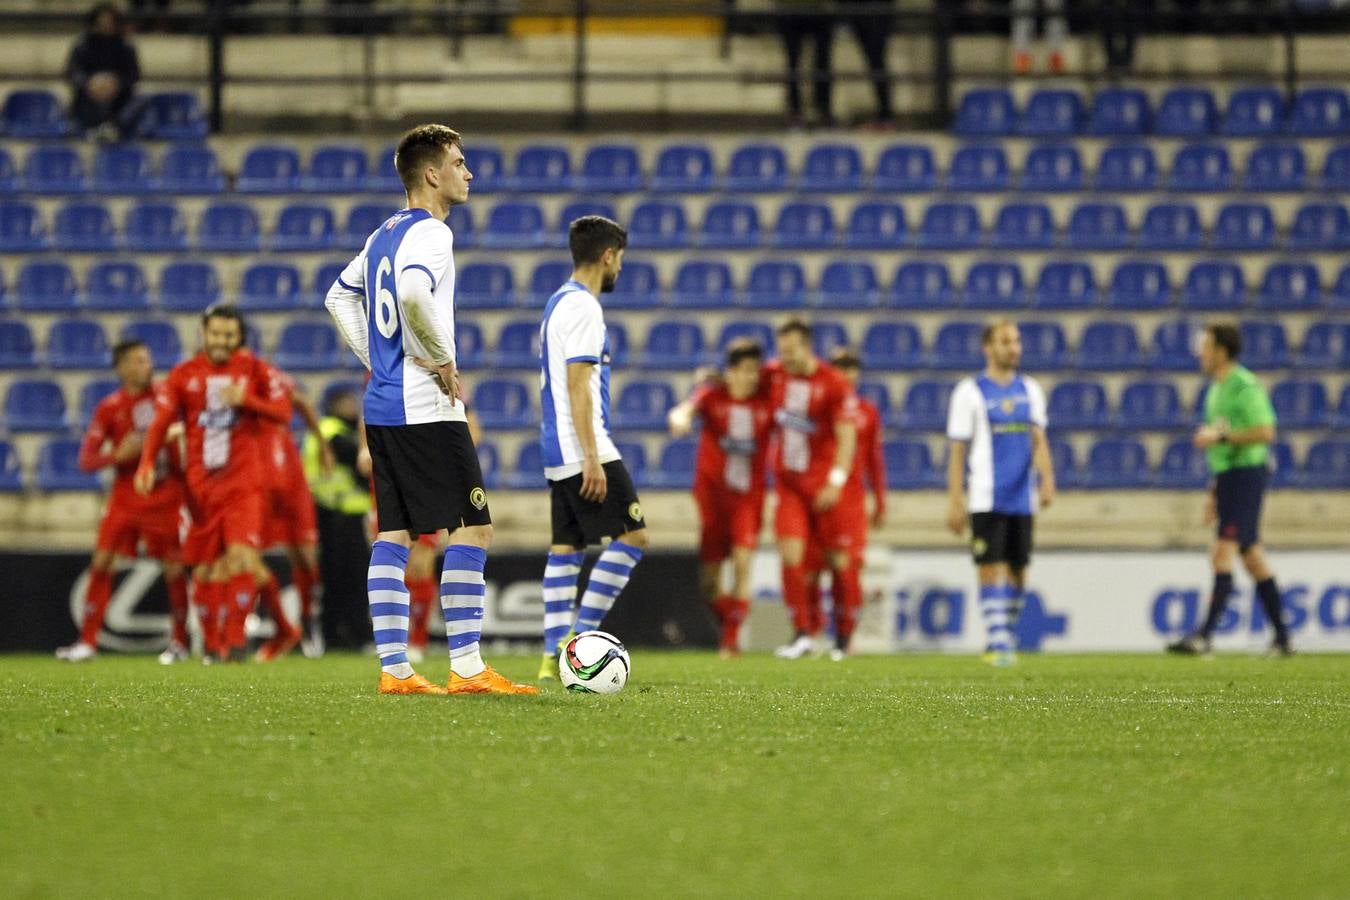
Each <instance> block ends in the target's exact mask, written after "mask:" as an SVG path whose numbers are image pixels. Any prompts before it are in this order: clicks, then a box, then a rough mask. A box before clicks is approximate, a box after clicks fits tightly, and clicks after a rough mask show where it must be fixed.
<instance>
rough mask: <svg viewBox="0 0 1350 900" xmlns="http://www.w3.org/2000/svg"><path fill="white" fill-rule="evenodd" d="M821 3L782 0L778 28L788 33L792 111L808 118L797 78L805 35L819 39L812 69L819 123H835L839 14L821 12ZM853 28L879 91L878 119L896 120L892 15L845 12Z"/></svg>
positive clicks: (867, 1) (796, 120) (798, 120)
mask: <svg viewBox="0 0 1350 900" xmlns="http://www.w3.org/2000/svg"><path fill="white" fill-rule="evenodd" d="M840 2H841V3H842V4H846V5H853V4H857V5H860V6H864V7H869V6H870V7H876V6H878V5H879V4H881V3H885V2H886V0H840ZM819 6H820V4H819V3H816V2H813V0H778V7H779V10H780V12H781V13H782V14H783V15H782V16H781V17H780V18H779V20H778V21H779V31H780V33H781V34H782V35H783V49H784V51H785V52H786V54H787V101H788V116H789V118H790V119H791V120H792V124H793V125H801V124H804V123H805V120H804V118H803V116H802V98H801V89H800V86H799V84H798V81H799V79H800V75H801V69H802V52H803V50H804V48H805V44H806V41H807V40H808V39H810V40H811V41H812V42H813V43H814V47H813V51H814V56H813V60H814V65H813V67H812V71H811V99H812V105H813V106H814V108H815V109H814V112H815V123H816V124H818V125H825V126H829V125H833V124H834V114H833V111H832V109H831V100H832V97H833V94H834V76H833V74H832V72H831V59H832V58H833V50H834V26H835V17H834V16H832V15H828V14H822V13H819V12H816V10H817V9H819ZM846 21H847V23H848V26H849V29H850V30H852V32H853V33H854V35H855V36H856V37H857V38H858V44H859V46H861V48H862V53H863V57H864V58H865V59H866V60H867V72H868V76H869V77H870V78H871V80H872V90H873V92H874V94H875V96H876V101H877V111H876V116H875V121H877V122H879V123H887V122H890V121H891V116H892V114H891V83H890V75H889V73H888V72H887V70H886V39H887V38H888V37H889V36H890V31H891V28H890V25H891V23H890V17H889V16H888V15H878V14H876V13H872V12H867V11H863V12H860V13H858V14H856V15H855V14H849V15H848V16H847V17H846Z"/></svg>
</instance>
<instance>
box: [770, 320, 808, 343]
mask: <svg viewBox="0 0 1350 900" xmlns="http://www.w3.org/2000/svg"><path fill="white" fill-rule="evenodd" d="M777 334H778V336H779V337H783V336H784V335H788V334H800V335H801V336H802V338H803V339H804V340H808V341H809V340H811V323H810V322H808V321H806V320H805V319H802V318H798V317H797V316H792V317H791V318H788V319H784V320H783V321H782V322H780V323H779V325H778V329H777Z"/></svg>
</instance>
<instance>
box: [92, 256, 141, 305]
mask: <svg viewBox="0 0 1350 900" xmlns="http://www.w3.org/2000/svg"><path fill="white" fill-rule="evenodd" d="M84 305H85V306H86V307H87V308H89V309H95V310H101V311H106V312H134V311H136V310H142V309H149V307H150V287H149V285H147V284H146V280H145V272H144V271H143V270H142V269H141V266H140V264H139V263H135V262H101V263H96V264H95V265H94V266H93V267H91V268H90V269H89V274H88V276H87V277H86V278H85V284H84Z"/></svg>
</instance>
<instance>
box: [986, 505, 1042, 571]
mask: <svg viewBox="0 0 1350 900" xmlns="http://www.w3.org/2000/svg"><path fill="white" fill-rule="evenodd" d="M1033 521H1034V520H1033V519H1032V517H1031V516H1018V515H1011V514H1009V513H997V512H980V513H971V514H970V552H971V555H972V556H974V557H975V563H976V565H981V566H984V565H992V564H994V563H1007V564H1008V565H1009V566H1010V567H1012V568H1014V569H1025V568H1026V567H1027V563H1029V562H1031V526H1032V522H1033Z"/></svg>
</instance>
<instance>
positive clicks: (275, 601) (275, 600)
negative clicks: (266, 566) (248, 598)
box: [258, 575, 295, 634]
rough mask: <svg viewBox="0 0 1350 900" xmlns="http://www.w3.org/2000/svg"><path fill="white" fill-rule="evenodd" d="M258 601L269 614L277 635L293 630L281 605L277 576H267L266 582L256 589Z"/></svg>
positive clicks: (284, 608) (293, 627)
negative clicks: (275, 626)
mask: <svg viewBox="0 0 1350 900" xmlns="http://www.w3.org/2000/svg"><path fill="white" fill-rule="evenodd" d="M258 599H259V600H261V601H262V607H263V609H265V610H267V611H268V612H269V613H270V614H271V616H272V621H273V622H275V623H276V625H277V634H282V633H284V632H287V631H294V630H295V626H294V625H292V624H291V620H290V618H289V617H287V615H286V607H284V606H282V605H281V585H280V584H278V583H277V576H275V575H268V576H267V580H266V581H265V582H263V583H262V586H261V587H259V588H258Z"/></svg>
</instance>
